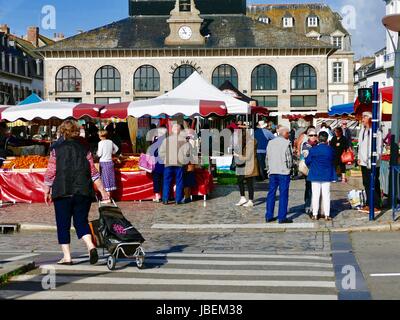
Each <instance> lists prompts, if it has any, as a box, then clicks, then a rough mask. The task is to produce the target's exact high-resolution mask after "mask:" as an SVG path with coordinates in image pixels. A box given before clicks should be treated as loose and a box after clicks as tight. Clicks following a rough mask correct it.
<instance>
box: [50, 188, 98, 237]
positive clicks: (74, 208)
mask: <svg viewBox="0 0 400 320" xmlns="http://www.w3.org/2000/svg"><path fill="white" fill-rule="evenodd" d="M53 202H54V208H55V211H56V223H57V235H58V243H59V244H70V242H71V237H70V229H71V219H73V220H74V227H75V230H76V234H77V236H78V238H79V239H82V237H84V236H86V235H87V234H91V232H90V228H89V222H88V215H89V211H90V207H91V205H92V199H91V198H90V197H85V196H81V195H74V196H72V197H65V198H58V199H54V201H53Z"/></svg>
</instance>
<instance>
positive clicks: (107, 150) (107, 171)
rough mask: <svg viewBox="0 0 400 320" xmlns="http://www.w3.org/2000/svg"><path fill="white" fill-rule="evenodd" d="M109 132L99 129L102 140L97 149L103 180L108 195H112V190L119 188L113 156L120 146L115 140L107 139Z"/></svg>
mask: <svg viewBox="0 0 400 320" xmlns="http://www.w3.org/2000/svg"><path fill="white" fill-rule="evenodd" d="M107 134H108V133H107V131H105V130H101V131H99V137H100V142H99V145H98V149H97V156H98V157H99V158H100V173H101V180H102V181H103V184H104V188H105V189H106V191H107V193H108V195H109V196H111V192H112V191H114V190H117V185H116V182H115V171H114V162H113V160H112V156H113V154H116V153H117V152H118V147H117V146H116V145H115V143H114V142H112V141H111V140H109V139H107Z"/></svg>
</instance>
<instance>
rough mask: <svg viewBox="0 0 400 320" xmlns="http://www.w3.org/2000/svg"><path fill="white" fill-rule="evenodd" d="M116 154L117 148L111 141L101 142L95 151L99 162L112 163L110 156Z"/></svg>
mask: <svg viewBox="0 0 400 320" xmlns="http://www.w3.org/2000/svg"><path fill="white" fill-rule="evenodd" d="M117 152H118V147H117V146H116V145H115V143H114V142H112V141H111V140H101V141H100V142H99V146H98V149H97V156H98V157H99V158H100V162H110V161H112V155H113V154H116V153H117Z"/></svg>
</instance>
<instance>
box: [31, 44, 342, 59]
mask: <svg viewBox="0 0 400 320" xmlns="http://www.w3.org/2000/svg"><path fill="white" fill-rule="evenodd" d="M39 51H40V53H41V54H42V56H43V57H44V58H82V59H84V58H165V57H219V56H220V57H241V56H321V55H327V56H330V55H332V54H333V53H335V52H336V51H337V50H336V48H332V47H329V46H327V47H319V48H286V49H285V48H234V49H232V48H226V49H225V48H220V49H217V48H163V49H89V50H86V49H85V50H83V49H68V50H46V49H41V50H39Z"/></svg>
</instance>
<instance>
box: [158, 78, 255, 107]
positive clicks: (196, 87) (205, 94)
mask: <svg viewBox="0 0 400 320" xmlns="http://www.w3.org/2000/svg"><path fill="white" fill-rule="evenodd" d="M160 98H183V99H200V100H208V101H210V100H213V101H223V102H225V105H226V107H227V109H228V114H248V113H249V110H250V107H249V105H248V104H247V103H246V102H244V101H241V100H238V99H236V98H234V97H232V96H231V95H229V94H226V93H224V92H222V91H221V90H219V89H218V88H216V87H214V86H213V85H212V84H211V83H209V82H208V81H207V80H205V79H204V78H203V77H202V76H201V75H200V74H199V73H198V72H197V71H195V72H193V74H192V75H191V76H190V77H189V78H187V79H186V80H185V81H184V82H183V83H181V84H180V85H179V86H178V87H176V88H175V89H174V90H172V91H170V92H168V93H166V94H164V95H162V96H161V97H158V98H156V99H160Z"/></svg>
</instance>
